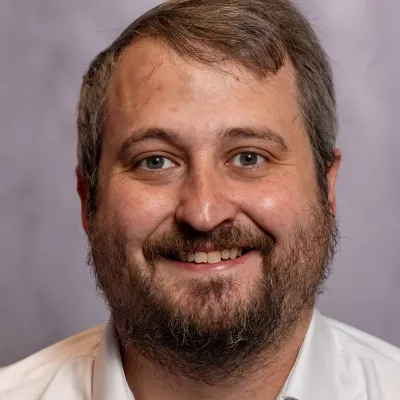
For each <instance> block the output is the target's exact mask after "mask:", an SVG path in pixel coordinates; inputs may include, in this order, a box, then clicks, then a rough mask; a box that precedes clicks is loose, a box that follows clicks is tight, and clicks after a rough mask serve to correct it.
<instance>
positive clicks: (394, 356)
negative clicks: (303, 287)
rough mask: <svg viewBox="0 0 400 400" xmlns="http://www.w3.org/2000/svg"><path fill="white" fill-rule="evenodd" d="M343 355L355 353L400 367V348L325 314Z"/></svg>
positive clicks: (325, 318)
mask: <svg viewBox="0 0 400 400" xmlns="http://www.w3.org/2000/svg"><path fill="white" fill-rule="evenodd" d="M323 319H324V320H325V322H326V323H327V324H328V325H329V327H330V330H331V332H332V334H333V337H334V338H335V341H336V344H337V345H338V346H339V349H340V351H341V353H342V354H343V355H349V356H350V355H355V356H361V357H365V358H370V359H374V360H376V361H377V362H378V361H381V362H385V363H388V364H389V365H393V366H394V367H398V368H400V349H399V348H397V347H396V346H393V345H392V344H389V343H387V342H385V341H384V340H382V339H379V338H377V337H375V336H373V335H371V334H369V333H366V332H363V331H361V330H359V329H357V328H354V327H352V326H349V325H347V324H344V323H343V322H339V321H336V320H334V319H332V318H328V317H325V316H323Z"/></svg>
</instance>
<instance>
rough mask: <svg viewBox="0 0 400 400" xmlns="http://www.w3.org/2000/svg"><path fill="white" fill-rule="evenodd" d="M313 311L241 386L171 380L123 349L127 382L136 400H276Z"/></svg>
mask: <svg viewBox="0 0 400 400" xmlns="http://www.w3.org/2000/svg"><path fill="white" fill-rule="evenodd" d="M312 313H313V309H310V310H307V311H305V313H304V314H303V316H302V318H301V319H300V320H299V322H298V323H297V325H296V327H295V329H294V330H293V332H292V333H291V335H288V338H287V339H286V340H285V341H284V342H283V343H282V345H281V346H280V347H279V349H278V350H277V351H275V353H274V355H273V358H271V355H270V352H269V353H268V355H266V356H265V357H264V358H262V357H261V360H262V362H260V365H259V367H258V368H257V369H256V372H255V373H253V374H251V375H249V376H246V377H244V378H242V380H241V381H240V382H235V383H229V384H226V385H225V384H221V385H215V386H210V385H206V384H204V383H201V382H195V381H192V380H188V379H186V378H184V377H176V376H170V375H168V374H167V373H165V372H163V371H162V370H160V369H159V368H158V367H156V366H155V365H154V364H152V363H151V362H150V361H148V360H147V359H145V358H143V357H142V356H140V355H139V354H138V353H137V352H136V351H135V350H132V349H129V350H124V349H122V348H121V353H122V354H121V355H122V362H123V367H124V371H125V376H126V380H127V382H128V385H129V387H130V389H131V390H132V392H133V394H134V396H135V400H150V399H151V400H158V399H163V400H181V399H182V400H183V399H189V398H190V399H194V400H206V399H207V400H214V399H215V400H217V399H218V400H233V399H237V398H239V397H240V398H241V399H242V400H250V399H251V400H259V399H260V400H261V399H262V400H275V399H276V398H277V396H278V395H279V393H280V391H281V389H282V387H283V385H284V383H285V381H286V379H287V377H288V376H289V374H290V371H291V369H292V368H293V365H294V363H295V361H296V358H297V355H298V353H299V351H300V348H301V345H302V343H303V340H304V337H305V335H306V333H307V330H308V327H309V325H310V322H311V318H312Z"/></svg>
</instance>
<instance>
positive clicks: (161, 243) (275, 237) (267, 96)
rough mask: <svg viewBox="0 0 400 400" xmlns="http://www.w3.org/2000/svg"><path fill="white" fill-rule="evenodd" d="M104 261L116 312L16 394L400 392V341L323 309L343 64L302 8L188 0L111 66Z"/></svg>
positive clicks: (84, 179)
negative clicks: (336, 75)
mask: <svg viewBox="0 0 400 400" xmlns="http://www.w3.org/2000/svg"><path fill="white" fill-rule="evenodd" d="M77 125H78V134H79V142H78V167H77V177H78V192H79V195H80V198H81V201H82V222H83V226H84V229H85V231H86V233H87V235H88V239H89V244H90V246H89V254H88V263H89V264H90V265H91V266H92V267H93V270H94V272H95V276H96V279H97V284H98V287H99V289H100V290H101V291H102V292H103V293H104V297H105V299H106V301H107V304H108V305H109V308H110V311H111V316H112V318H111V319H110V322H109V324H108V325H107V327H106V328H105V329H103V328H96V329H94V330H91V331H88V332H84V333H82V334H80V335H77V336H75V337H73V338H70V339H67V340H66V341H64V342H61V343H59V344H57V345H55V346H52V347H50V348H49V349H46V350H44V351H42V352H40V353H38V354H37V355H34V356H32V357H30V358H28V359H27V360H24V361H22V362H20V363H19V364H16V365H14V366H11V367H8V368H6V369H4V370H3V371H1V373H0V378H1V379H0V381H1V382H2V383H0V389H2V391H0V394H1V395H2V396H3V397H1V398H2V399H3V398H4V399H8V398H10V399H14V398H15V399H33V398H35V399H36V398H40V399H61V398H63V399H92V398H93V399H98V400H106V399H133V398H134V399H136V400H150V399H151V400H158V399H163V400H168V399H174V400H180V399H226V400H228V399H229V400H230V399H232V400H233V399H241V400H247V399H252V400H258V399H260V400H261V399H263V400H272V399H296V400H320V399H324V400H336V399H337V400H343V399H346V400H356V399H376V400H389V399H390V400H394V399H398V398H399V396H400V391H399V389H400V386H399V383H400V352H399V350H397V349H396V348H394V347H392V346H391V345H389V344H386V343H384V342H382V341H380V340H379V339H376V338H373V337H371V336H369V335H368V334H366V333H362V332H360V331H358V330H356V329H354V328H351V327H349V326H346V325H344V324H341V323H339V322H336V321H333V320H330V319H328V318H325V317H323V316H321V314H320V313H319V312H318V311H317V310H316V309H315V308H314V307H315V301H316V297H317V295H318V294H319V293H321V292H322V289H323V284H324V281H325V279H326V278H327V276H328V274H329V269H330V264H331V261H332V258H333V255H334V252H335V247H336V243H337V239H338V232H337V226H336V221H335V209H336V199H335V183H336V176H337V173H338V169H339V165H340V158H341V154H340V151H339V150H338V149H336V148H335V139H336V112H335V98H334V90H333V83H332V76H331V70H330V67H329V64H328V62H327V60H326V56H325V54H324V52H323V50H322V49H321V47H320V44H319V42H318V40H317V38H316V36H315V34H314V32H313V30H312V29H311V27H310V25H309V24H308V22H307V21H306V20H305V19H304V18H303V17H302V16H301V14H300V13H299V12H298V11H297V10H296V9H295V8H294V7H293V5H291V4H290V3H289V2H288V1H284V0H248V1H243V0H212V1H211V0H210V1H208V0H177V1H171V2H169V3H165V4H162V5H160V6H158V7H156V8H155V9H153V10H151V11H149V12H148V13H147V14H145V15H144V16H142V17H141V18H140V19H138V20H137V21H135V22H134V23H133V24H132V25H131V26H129V27H128V28H127V29H126V30H125V31H124V32H123V33H122V34H121V36H120V37H119V38H118V39H117V40H116V41H115V42H114V43H113V44H112V45H111V46H110V47H109V48H108V49H107V50H105V51H104V52H102V53H101V54H100V55H99V56H98V57H97V58H96V59H95V60H94V61H93V63H92V64H91V66H90V68H89V71H88V72H87V74H86V75H85V77H84V79H83V85H82V91H81V97H80V103H79V109H78V124H77Z"/></svg>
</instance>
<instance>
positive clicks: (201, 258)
mask: <svg viewBox="0 0 400 400" xmlns="http://www.w3.org/2000/svg"><path fill="white" fill-rule="evenodd" d="M194 261H195V262H196V264H200V263H206V262H207V253H204V251H196V253H195V254H194Z"/></svg>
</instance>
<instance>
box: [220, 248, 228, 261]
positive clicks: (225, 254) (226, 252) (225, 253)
mask: <svg viewBox="0 0 400 400" xmlns="http://www.w3.org/2000/svg"><path fill="white" fill-rule="evenodd" d="M221 258H222V259H223V260H227V259H228V258H229V250H222V251H221Z"/></svg>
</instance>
